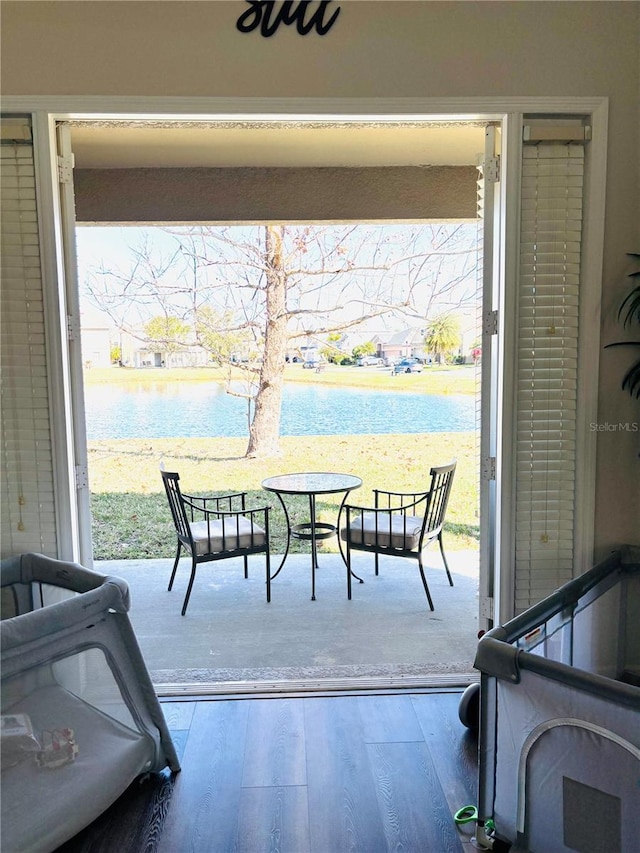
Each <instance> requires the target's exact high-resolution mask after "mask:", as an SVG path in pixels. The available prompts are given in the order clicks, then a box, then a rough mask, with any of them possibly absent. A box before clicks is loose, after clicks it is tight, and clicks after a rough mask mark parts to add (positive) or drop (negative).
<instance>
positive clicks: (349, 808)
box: [303, 697, 387, 853]
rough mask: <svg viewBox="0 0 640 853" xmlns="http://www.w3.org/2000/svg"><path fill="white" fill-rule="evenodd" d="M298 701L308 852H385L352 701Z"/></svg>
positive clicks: (344, 699)
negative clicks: (301, 708) (304, 740)
mask: <svg viewBox="0 0 640 853" xmlns="http://www.w3.org/2000/svg"><path fill="white" fill-rule="evenodd" d="M303 701H304V710H305V731H306V738H307V775H308V796H309V835H310V841H311V850H312V851H314V853H343V851H353V853H356V851H361V853H378V851H386V850H387V844H386V841H385V835H384V828H383V825H382V819H381V817H380V812H379V810H378V805H377V800H376V788H375V784H374V780H373V777H372V774H371V765H370V763H369V756H368V754H367V747H366V744H365V743H364V740H363V737H362V718H361V716H360V712H359V707H358V703H357V702H354V701H353V699H352V698H350V697H332V698H323V699H320V698H313V699H304V700H303Z"/></svg>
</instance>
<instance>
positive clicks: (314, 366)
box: [302, 358, 324, 370]
mask: <svg viewBox="0 0 640 853" xmlns="http://www.w3.org/2000/svg"><path fill="white" fill-rule="evenodd" d="M302 367H303V370H320V369H321V367H324V362H323V361H322V359H319V358H307V359H305V360H304V361H303V362H302Z"/></svg>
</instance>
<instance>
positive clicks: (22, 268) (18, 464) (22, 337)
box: [0, 116, 57, 557]
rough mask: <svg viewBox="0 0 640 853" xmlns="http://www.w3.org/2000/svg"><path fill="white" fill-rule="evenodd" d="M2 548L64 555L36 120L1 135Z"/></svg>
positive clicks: (8, 123)
mask: <svg viewBox="0 0 640 853" xmlns="http://www.w3.org/2000/svg"><path fill="white" fill-rule="evenodd" d="M0 180H1V182H2V194H1V198H0V246H1V251H2V263H1V272H2V296H1V302H0V308H1V311H0V357H1V363H2V369H1V372H0V397H1V401H0V402H1V415H0V426H1V429H2V444H1V448H0V451H1V464H2V478H1V481H2V485H1V492H0V501H1V505H2V509H1V523H2V541H1V554H2V556H3V557H4V556H8V555H10V554H17V553H21V552H24V551H38V552H40V553H43V554H47V555H50V556H54V557H55V556H57V540H56V524H55V502H54V480H53V458H52V445H51V431H50V423H49V396H48V382H47V365H46V355H45V321H44V302H43V292H42V275H41V268H40V246H39V232H38V211H37V206H36V187H35V169H34V155H33V144H32V141H31V132H30V124H29V120H28V119H27V118H25V117H13V116H9V117H3V118H2V134H1V139H0Z"/></svg>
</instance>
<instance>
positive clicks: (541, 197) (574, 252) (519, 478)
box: [515, 142, 584, 612]
mask: <svg viewBox="0 0 640 853" xmlns="http://www.w3.org/2000/svg"><path fill="white" fill-rule="evenodd" d="M583 179H584V148H583V146H582V145H580V144H567V143H554V142H551V143H542V144H536V145H525V146H524V147H523V162H522V205H521V208H522V214H521V233H520V270H519V282H518V288H519V293H518V305H519V326H518V352H517V359H518V366H517V383H518V385H517V425H516V454H517V458H516V531H515V552H516V553H515V608H516V612H521V611H522V610H524V609H526V608H527V607H529V606H531V605H532V604H533V603H535V602H536V601H539V600H540V599H541V598H543V597H544V596H545V595H548V594H549V593H551V592H553V591H554V590H555V589H557V587H559V586H560V585H561V584H563V583H564V582H565V581H567V580H569V579H571V577H572V576H573V569H574V511H575V482H576V478H575V473H576V411H577V409H576V407H577V375H578V331H579V329H578V304H579V298H580V249H581V235H582V194H583Z"/></svg>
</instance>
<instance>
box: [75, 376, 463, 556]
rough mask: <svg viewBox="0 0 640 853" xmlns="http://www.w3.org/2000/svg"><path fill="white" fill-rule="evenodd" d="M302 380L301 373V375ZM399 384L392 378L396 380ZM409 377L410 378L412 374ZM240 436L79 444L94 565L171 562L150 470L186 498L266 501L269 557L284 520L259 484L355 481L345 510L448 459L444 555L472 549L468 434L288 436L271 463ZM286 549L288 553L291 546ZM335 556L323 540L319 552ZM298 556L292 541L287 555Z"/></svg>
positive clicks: (165, 518)
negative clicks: (85, 466) (278, 479)
mask: <svg viewBox="0 0 640 853" xmlns="http://www.w3.org/2000/svg"><path fill="white" fill-rule="evenodd" d="M305 372H311V371H305ZM399 378H402V377H399ZM407 378H409V379H411V378H415V377H412V376H409V377H407ZM246 443H247V440H246V438H191V439H185V438H175V439H121V440H110V441H91V442H89V472H90V488H91V508H92V514H93V542H94V554H95V557H96V559H136V558H138V559H142V558H151V557H172V556H173V555H174V554H175V546H176V540H175V536H174V534H173V529H172V525H171V519H170V516H169V508H168V505H167V501H166V497H165V495H164V492H163V490H162V482H161V479H160V473H159V465H160V462H164V465H165V468H166V469H167V470H177V471H178V472H179V473H180V477H181V484H182V488H183V490H184V491H185V492H191V493H209V494H211V493H220V492H224V491H248V492H250V495H251V499H252V501H253V502H255V504H257V505H259V504H264V503H269V504H270V505H271V506H273V508H274V511H273V513H272V533H273V537H272V550H273V552H274V553H282V551H283V550H284V542H285V535H284V531H285V522H284V516H283V513H282V510H281V509H280V507H279V504H278V500H277V498H276V496H275V495H273V494H270V493H267V492H264V491H262V490H261V488H260V484H261V482H262V480H263V479H264V478H265V477H268V476H272V475H274V474H281V473H285V472H293V471H314V470H315V471H317V470H331V471H340V472H344V473H352V474H356V475H357V476H359V477H361V478H362V479H363V481H364V485H363V488H362V489H360V490H358V491H356V492H352V498H353V499H354V502H358V503H360V502H361V503H365V504H370V503H371V500H372V495H371V489H372V488H373V487H379V488H387V489H391V490H398V491H402V490H406V491H411V490H414V489H420V488H423V487H424V488H426V487H427V486H428V482H429V468H430V467H431V466H432V465H436V464H441V463H443V462H447V461H448V460H449V459H451V458H452V457H456V458H457V459H458V469H457V472H456V479H455V480H454V484H453V491H452V494H451V501H450V504H449V512H448V516H447V518H448V523H447V525H446V527H445V539H446V546H447V548H451V549H461V548H472V547H476V546H477V544H478V535H479V533H478V518H477V501H478V488H477V465H476V461H475V460H476V457H477V448H476V439H475V435H474V434H473V433H464V432H459V433H423V434H416V435H406V434H402V435H357V436H312V437H308V436H288V437H284V438H282V439H281V447H282V455H281V456H280V457H278V458H275V459H269V460H257V459H246V458H244V455H243V454H244V451H245V449H246ZM340 498H341V496H328V497H327V500H322V501H319V502H318V504H317V508H318V515H319V519H320V520H323V519H324V520H328V521H335V516H336V512H337V507H338V505H339V501H340ZM288 505H289V507H290V511H291V514H292V522H293V523H294V524H295V523H301V522H303V521H306V520H307V513H308V505H307V501H306V499H304V498H302V499H298V500H294V501H293V502H292V503H290V504H288ZM294 546H295V547H294ZM322 547H323V548H325V549H326V550H335V549H336V548H337V543H336V540H335V539H330V540H328V541H326V542H324V543H323V544H322ZM296 548H297V549H298V550H307V549H308V545H305V544H304V543H298V542H296V543H292V550H295V549H296Z"/></svg>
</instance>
